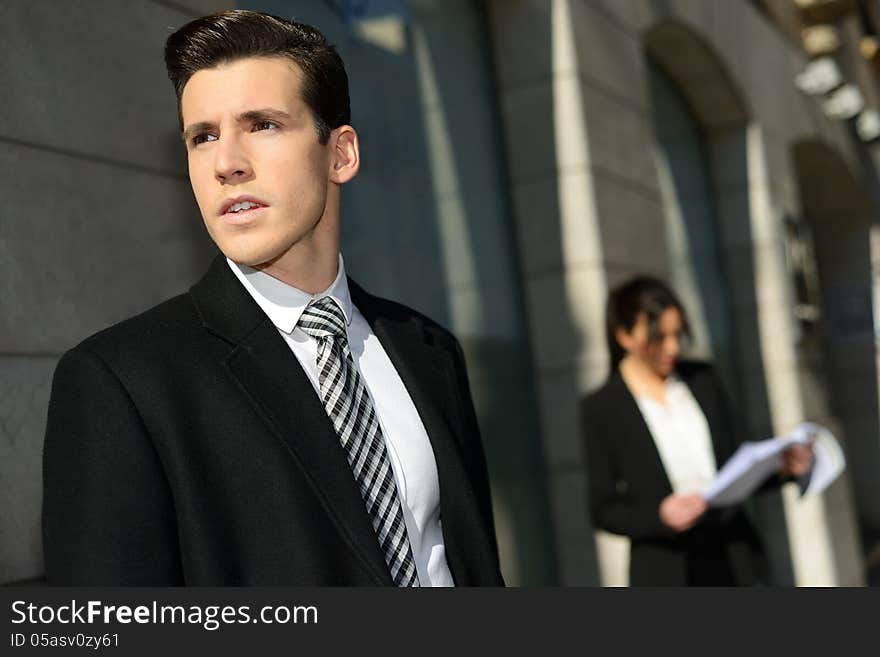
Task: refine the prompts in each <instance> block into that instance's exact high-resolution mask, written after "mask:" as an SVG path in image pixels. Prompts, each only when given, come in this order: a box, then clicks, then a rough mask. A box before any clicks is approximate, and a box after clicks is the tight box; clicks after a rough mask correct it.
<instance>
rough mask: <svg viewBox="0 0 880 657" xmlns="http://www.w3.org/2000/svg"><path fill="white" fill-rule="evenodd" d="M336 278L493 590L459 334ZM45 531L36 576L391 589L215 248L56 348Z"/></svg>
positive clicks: (286, 352) (330, 447)
mask: <svg viewBox="0 0 880 657" xmlns="http://www.w3.org/2000/svg"><path fill="white" fill-rule="evenodd" d="M349 284H350V287H351V294H352V300H353V302H354V304H355V305H356V306H357V308H358V309H359V310H360V311H361V313H362V314H363V316H364V317H365V319H366V320H367V322H368V323H369V324H370V326H371V327H372V329H373V331H374V333H375V334H376V336H377V337H378V338H379V340H380V342H381V343H382V346H383V347H384V349H385V351H386V352H387V353H388V356H389V358H390V359H391V362H392V363H393V364H394V366H395V368H396V369H397V371H398V373H399V375H400V377H401V379H402V380H403V382H404V385H405V386H406V388H407V390H408V391H409V394H410V396H411V397H412V400H413V402H414V404H415V406H416V409H417V410H418V412H419V415H420V416H421V419H422V422H423V423H424V425H425V429H426V430H427V433H428V437H429V439H430V441H431V446H432V448H433V451H434V456H435V459H436V463H437V470H438V475H439V485H440V507H441V523H442V529H443V537H444V541H445V546H446V555H447V560H448V563H449V567H450V570H451V572H452V575H453V578H454V580H455V582H456V584H458V585H503V580H502V577H501V573H500V569H499V563H498V553H497V547H496V540H495V533H494V528H493V520H492V508H491V502H490V496H489V482H488V475H487V470H486V463H485V458H484V454H483V449H482V445H481V442H480V435H479V430H478V427H477V420H476V416H475V413H474V409H473V405H472V402H471V397H470V390H469V387H468V381H467V375H466V372H465V365H464V360H463V357H462V353H461V349H460V347H459V345H458V342H457V341H456V340H455V338H454V337H453V336H452V335H451V334H450V333H449V332H447V331H446V330H444V329H443V328H441V327H440V326H439V325H437V324H435V323H434V322H432V321H431V320H430V319H428V318H426V317H424V316H422V315H420V314H418V313H416V312H414V311H412V310H410V309H408V308H405V307H404V306H401V305H399V304H396V303H393V302H390V301H385V300H382V299H378V298H376V297H373V296H371V295H369V294H367V293H366V292H364V291H363V290H362V289H361V288H359V287H358V286H357V285H356V284H354V283H353V282H350V283H349ZM43 543H44V552H45V563H46V575H47V580H48V582H49V584H62V585H74V584H81V585H211V586H214V585H217V586H223V585H291V586H298V585H391V584H392V581H391V577H390V575H389V573H388V569H387V567H386V565H385V561H384V558H383V556H382V552H381V549H380V548H379V545H378V541H377V539H376V535H375V533H374V531H373V528H372V526H371V524H370V519H369V516H368V514H367V512H366V510H365V506H364V503H363V500H362V499H361V496H360V493H359V492H358V489H357V485H356V483H355V481H354V477H353V476H352V474H351V470H350V468H349V466H348V462H347V460H346V457H345V453H344V451H343V448H342V447H341V445H340V444H339V440H338V438H337V436H336V434H335V432H334V430H333V427H332V425H331V423H330V420H329V419H328V418H327V415H326V413H325V411H324V407H323V405H322V403H321V401H320V399H319V398H318V396H317V395H316V394H315V391H314V388H313V387H312V385H311V383H310V382H309V380H308V378H307V375H306V374H305V372H304V371H303V370H302V367H301V366H300V364H299V362H298V361H297V360H296V357H295V356H294V355H293V354H292V353H291V351H290V349H289V347H288V346H287V345H286V344H285V342H284V340H283V338H282V337H281V336H280V335H279V334H278V331H277V330H276V328H275V327H274V326H273V324H272V323H271V321H270V320H269V318H268V317H267V316H266V314H265V313H264V312H263V311H262V310H261V309H260V308H259V306H258V305H257V304H256V303H255V302H254V300H253V299H252V298H251V297H250V295H249V294H248V293H247V291H246V290H245V289H244V288H243V287H242V286H241V284H240V282H239V281H238V280H237V279H236V278H235V276H234V274H233V273H232V272H231V271H230V270H229V267H228V266H227V264H226V262H225V260H224V258H223V257H222V256H218V257H217V258H216V259H215V261H214V263H213V264H212V266H211V268H210V270H209V271H208V273H207V274H206V275H205V277H204V278H203V279H202V280H201V281H200V282H199V283H197V284H196V285H195V286H193V288H192V289H191V290H190V292H189V293H188V294H184V295H181V296H178V297H175V298H173V299H171V300H169V301H166V302H165V303H163V304H161V305H159V306H157V307H155V308H153V309H152V310H149V311H147V312H146V313H144V314H142V315H140V316H138V317H135V318H132V319H129V320H127V321H125V322H122V323H121V324H118V325H116V326H113V327H111V328H109V329H107V330H105V331H102V332H101V333H98V334H96V335H94V336H92V337H91V338H89V339H87V340H85V341H84V342H83V343H81V344H80V345H78V346H77V347H75V348H74V349H72V350H70V351H69V352H67V353H66V354H65V355H64V356H63V357H62V359H61V361H60V362H59V364H58V367H57V370H56V372H55V377H54V381H53V386H52V397H51V401H50V405H49V418H48V425H47V430H46V440H45V449H44V502H43Z"/></svg>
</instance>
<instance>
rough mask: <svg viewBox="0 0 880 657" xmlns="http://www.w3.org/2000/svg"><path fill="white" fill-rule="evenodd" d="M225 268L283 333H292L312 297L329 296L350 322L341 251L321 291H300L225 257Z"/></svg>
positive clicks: (346, 281)
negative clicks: (333, 275) (331, 278)
mask: <svg viewBox="0 0 880 657" xmlns="http://www.w3.org/2000/svg"><path fill="white" fill-rule="evenodd" d="M226 262H227V263H228V264H229V268H230V269H231V270H232V273H233V274H235V276H236V278H238V280H239V281H241V284H242V285H244V288H245V289H246V290H247V291H248V293H249V294H250V295H251V296H252V297H253V298H254V301H256V302H257V304H258V305H259V306H260V308H262V309H263V312H264V313H266V314H267V315H268V316H269V319H270V320H272V323H273V324H274V325H275V326H276V327H277V328H278V330H280V331H283V332H284V333H288V334H290V333H292V332H293V329H295V328H296V325H297V323H299V318H300V316H301V315H302V314H303V311H304V310H305V309H306V306H308V305H309V302H311V301H312V300H314V299H320V298H321V297H330V298H331V299H333V300H334V301H335V302H336V303H337V304H339V307H340V308H341V309H342V312H343V314H344V315H345V323H346V325H348V324H351V317H352V304H351V295H350V293H349V291H348V278H347V276H346V275H345V263H344V261H343V259H342V254H341V253H340V254H339V266H338V271H337V273H336V279H335V280H334V281H333V283H332V284H331V285H330V287H328V288H327V289H326V290H324V291H323V292H319V293H318V294H309V293H308V292H303V291H302V290H300V289H298V288H295V287H293V286H292V285H288V284H287V283H283V282H281V281H279V280H278V279H277V278H274V277H272V276H270V275H269V274H266V273H263V272H261V271H259V270H257V269H253V268H252V267H248V266H247V265H240V264H238V263H236V262H233V261H232V260H230V259H229V258H226Z"/></svg>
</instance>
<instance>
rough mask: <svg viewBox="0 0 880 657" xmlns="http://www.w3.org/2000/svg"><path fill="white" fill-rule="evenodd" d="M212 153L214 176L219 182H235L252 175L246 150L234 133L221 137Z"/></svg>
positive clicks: (244, 179) (247, 178) (242, 180)
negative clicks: (213, 154) (213, 155)
mask: <svg viewBox="0 0 880 657" xmlns="http://www.w3.org/2000/svg"><path fill="white" fill-rule="evenodd" d="M214 153H215V159H214V177H215V178H216V179H217V180H218V181H219V182H220V183H222V184H236V183H240V182H244V181H246V180H249V179H250V178H251V176H252V175H253V169H252V167H251V163H250V159H249V158H248V156H247V152H246V151H245V149H244V148H243V147H242V144H241V142H240V141H239V140H238V138H237V137H236V136H235V135H231V136H224V137H221V138H220V140H219V141H218V143H217V148H216V149H215V151H214Z"/></svg>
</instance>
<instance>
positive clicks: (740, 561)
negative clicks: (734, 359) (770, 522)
mask: <svg viewBox="0 0 880 657" xmlns="http://www.w3.org/2000/svg"><path fill="white" fill-rule="evenodd" d="M676 374H677V376H678V377H679V378H680V379H681V380H682V381H683V382H684V383H685V384H687V386H688V387H689V388H690V390H691V393H692V394H693V396H694V398H695V399H696V400H697V403H698V404H699V405H700V408H701V409H702V410H703V413H704V415H705V416H706V420H707V422H708V424H709V431H710V433H711V436H712V446H713V448H714V452H715V462H716V464H717V466H718V468H719V469H720V468H721V466H722V465H723V464H724V463H725V461H727V459H728V458H729V457H730V456H731V455H732V454H733V452H734V451H735V449H736V447H737V446H738V434H739V431H737V430H736V429H735V426H736V424H738V423H737V422H736V418H734V417H733V416H732V415H731V413H730V410H729V407H728V404H727V401H726V398H725V394H724V390H723V388H722V386H721V382H720V381H719V379H718V377H717V375H716V374H715V372H714V370H713V369H712V367H711V366H709V365H708V364H705V363H696V362H680V363H679V364H678V365H677V367H676ZM581 422H582V430H583V437H584V440H585V443H586V457H587V468H588V474H589V505H590V511H591V514H592V520H593V524H594V526H595V527H598V528H601V529H604V530H606V531H609V532H612V533H614V534H622V535H625V536H628V537H629V538H630V539H631V545H632V548H631V553H630V585H631V586H684V585H686V584H687V583H688V566H689V559H692V558H694V556H695V555H697V554H700V553H701V552H705V550H706V549H707V546H708V547H709V548H710V549H711V548H712V546H719V545H720V546H722V549H723V552H724V553H725V554H726V556H727V561H728V564H729V565H730V568H731V569H732V570H733V574H734V577H735V582H736V583H737V584H742V585H745V584H751V583H753V582H754V581H755V580H756V578H757V577H758V576H759V574H758V569H759V566H760V563H761V560H760V557H761V555H762V549H761V544H760V541H759V539H758V536H757V534H756V533H755V531H754V529H753V527H752V525H751V524H750V523H749V521H748V519H747V517H746V515H745V513H744V511H743V509H742V508H741V507H734V508H729V509H710V510H709V511H708V512H707V513H706V514H705V515H704V516H703V518H702V519H701V520H700V521H699V522H698V523H697V525H696V526H695V527H693V528H692V529H690V530H688V531H686V532H683V533H682V534H675V533H674V532H673V531H672V530H671V529H669V528H668V527H666V526H665V525H664V524H663V523H662V522H661V520H660V516H659V507H660V502H661V501H662V500H663V498H665V497H666V496H667V495H669V494H671V493H672V486H671V484H670V482H669V478H668V477H667V475H666V471H665V469H664V468H663V463H662V461H661V460H660V455H659V453H658V452H657V449H656V447H655V444H654V440H653V438H652V436H651V433H650V430H649V429H648V425H647V424H646V423H645V421H644V419H643V417H642V414H641V411H640V410H639V407H638V404H637V403H636V400H635V399H634V398H633V396H632V394H631V393H630V392H629V389H628V388H627V387H626V384H625V383H624V381H623V378H622V377H621V375H620V372H619V371H618V370H617V368H615V371H614V372H613V373H612V375H611V376H610V377H609V379H608V381H607V382H606V383H605V384H604V385H603V386H602V387H601V388H600V389H599V390H597V391H595V392H594V393H592V394H590V395H588V396H587V397H585V398H584V400H583V402H582V404H581ZM739 435H741V434H739Z"/></svg>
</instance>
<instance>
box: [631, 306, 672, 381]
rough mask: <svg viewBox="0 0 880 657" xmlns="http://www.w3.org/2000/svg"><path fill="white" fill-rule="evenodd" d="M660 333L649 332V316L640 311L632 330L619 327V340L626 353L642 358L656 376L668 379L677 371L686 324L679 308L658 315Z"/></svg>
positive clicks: (669, 309)
mask: <svg viewBox="0 0 880 657" xmlns="http://www.w3.org/2000/svg"><path fill="white" fill-rule="evenodd" d="M657 328H658V331H657V335H655V336H651V335H649V331H648V316H647V314H646V313H639V315H638V318H637V319H636V323H635V326H633V327H632V330H631V331H626V329H624V328H618V329H617V333H616V336H617V341H618V342H619V343H620V346H621V347H623V349H624V350H625V351H626V353H627V354H628V355H629V356H631V357H633V358H637V359H639V360H640V361H642V362H643V363H644V364H645V365H647V366H648V367H649V368H650V369H651V370H652V371H653V372H654V373H655V374H656V375H658V376H660V377H663V378H666V377H667V376H669V375H670V374H672V372H673V370H675V362H676V360H677V359H678V355H679V353H681V338H682V332H683V328H684V327H683V324H682V321H681V313H679V312H678V309H677V308H672V307H670V308H667V309H666V310H664V311H663V312H662V313H661V314H660V317H659V321H658V326H657Z"/></svg>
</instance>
